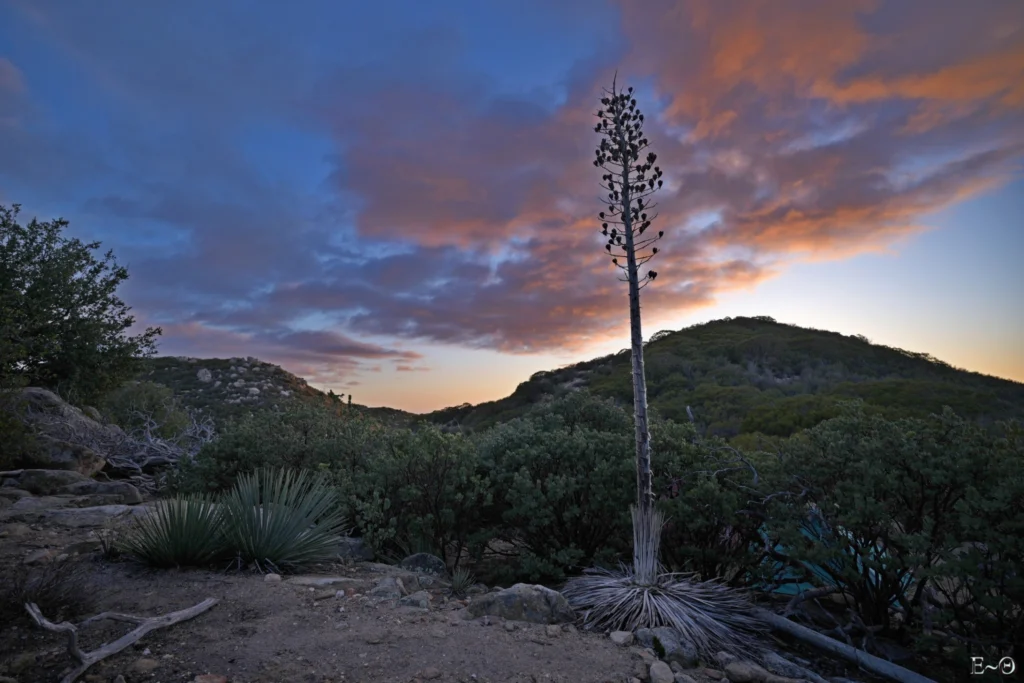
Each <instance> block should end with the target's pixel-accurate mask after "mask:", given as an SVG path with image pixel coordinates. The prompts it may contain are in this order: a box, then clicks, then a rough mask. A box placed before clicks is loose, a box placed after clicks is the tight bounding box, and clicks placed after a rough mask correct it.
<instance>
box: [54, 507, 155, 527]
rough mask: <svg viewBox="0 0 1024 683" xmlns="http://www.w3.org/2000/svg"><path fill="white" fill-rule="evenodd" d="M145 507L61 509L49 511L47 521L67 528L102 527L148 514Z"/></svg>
mask: <svg viewBox="0 0 1024 683" xmlns="http://www.w3.org/2000/svg"><path fill="white" fill-rule="evenodd" d="M147 512H148V509H147V507H146V506H144V505H98V506H95V507H85V508H59V509H56V510H48V511H47V512H46V519H47V520H48V521H51V522H53V523H55V524H60V525H61V526H66V527H76V528H83V527H102V526H103V525H104V524H106V523H107V522H108V521H109V520H111V519H115V518H128V517H134V516H139V515H143V514H146V513H147Z"/></svg>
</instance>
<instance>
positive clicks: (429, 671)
mask: <svg viewBox="0 0 1024 683" xmlns="http://www.w3.org/2000/svg"><path fill="white" fill-rule="evenodd" d="M420 677H421V678H425V679H426V680H428V681H432V680H434V679H435V678H440V677H441V670H440V669H437V668H436V667H433V666H428V667H427V668H426V669H424V670H423V671H422V672H421V673H420Z"/></svg>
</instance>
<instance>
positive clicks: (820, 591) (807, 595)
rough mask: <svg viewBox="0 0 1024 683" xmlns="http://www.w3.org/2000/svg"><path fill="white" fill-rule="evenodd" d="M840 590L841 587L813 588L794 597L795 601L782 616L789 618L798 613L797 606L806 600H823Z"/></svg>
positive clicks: (791, 601) (787, 606) (790, 603)
mask: <svg viewBox="0 0 1024 683" xmlns="http://www.w3.org/2000/svg"><path fill="white" fill-rule="evenodd" d="M839 590H840V588H839V586H821V587H819V588H812V589H811V590H809V591H803V592H801V593H797V594H796V595H794V596H793V599H792V600H790V601H789V604H787V605H786V609H785V611H784V612H783V613H782V616H784V617H788V616H790V615H792V614H794V613H795V612H796V608H797V605H799V604H800V603H801V602H803V601H804V600H816V599H817V598H823V597H825V596H826V595H832V594H833V593H838V592H839Z"/></svg>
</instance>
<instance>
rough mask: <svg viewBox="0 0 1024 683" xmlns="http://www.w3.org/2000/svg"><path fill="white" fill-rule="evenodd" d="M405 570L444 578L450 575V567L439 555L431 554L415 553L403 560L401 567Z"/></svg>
mask: <svg viewBox="0 0 1024 683" xmlns="http://www.w3.org/2000/svg"><path fill="white" fill-rule="evenodd" d="M398 566H400V567H402V568H403V569H411V570H413V571H417V572H423V573H424V574H435V575H437V576H444V575H445V574H447V573H448V566H447V565H445V563H444V560H442V559H441V558H440V557H438V556H437V555H431V554H430V553H415V554H413V555H409V556H408V557H407V558H405V559H404V560H402V561H401V562H400V563H399V565H398Z"/></svg>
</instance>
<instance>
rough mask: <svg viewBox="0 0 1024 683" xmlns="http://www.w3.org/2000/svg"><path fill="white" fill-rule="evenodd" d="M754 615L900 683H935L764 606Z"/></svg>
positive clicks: (785, 631)
mask: <svg viewBox="0 0 1024 683" xmlns="http://www.w3.org/2000/svg"><path fill="white" fill-rule="evenodd" d="M754 614H755V616H757V617H758V618H759V619H761V620H762V621H764V622H765V623H766V624H768V625H769V626H771V627H772V628H773V629H775V630H777V631H782V632H784V633H787V634H789V635H790V636H793V637H794V638H797V639H798V640H801V641H803V642H805V643H807V644H809V645H813V646H815V647H817V648H819V649H822V650H825V651H826V652H831V653H832V654H835V655H839V656H840V657H842V658H844V659H846V660H849V661H851V662H853V663H855V664H857V665H858V666H859V667H861V668H862V669H864V670H865V671H870V672H871V673H873V674H877V675H879V676H884V677H886V678H888V679H890V680H893V681H897V682H898V683H935V681H933V680H932V679H930V678H926V677H925V676H922V675H921V674H919V673H915V672H913V671H911V670H910V669H905V668H903V667H902V666H899V665H898V664H893V663H892V662H889V661H886V660H884V659H882V658H880V657H876V656H874V655H871V654H868V653H867V652H864V651H863V650H858V649H856V648H855V647H852V646H850V645H846V644H844V643H841V642H839V641H838V640H835V639H833V638H829V637H828V636H826V635H823V634H821V633H818V632H817V631H814V630H812V629H809V628H807V627H806V626H801V625H800V624H797V623H794V622H792V621H790V620H789V619H786V618H785V617H783V616H780V615H778V614H775V613H774V612H769V611H768V610H765V609H757V610H755V611H754Z"/></svg>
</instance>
